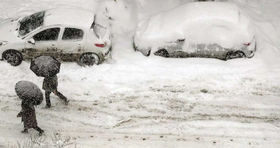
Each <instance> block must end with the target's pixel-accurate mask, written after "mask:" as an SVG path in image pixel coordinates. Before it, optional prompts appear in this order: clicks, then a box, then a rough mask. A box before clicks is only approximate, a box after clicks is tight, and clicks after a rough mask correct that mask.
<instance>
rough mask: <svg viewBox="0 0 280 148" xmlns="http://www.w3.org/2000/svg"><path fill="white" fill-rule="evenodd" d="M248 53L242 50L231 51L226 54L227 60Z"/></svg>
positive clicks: (242, 56) (241, 56) (243, 56)
mask: <svg viewBox="0 0 280 148" xmlns="http://www.w3.org/2000/svg"><path fill="white" fill-rule="evenodd" d="M245 57H246V55H245V54H244V52H242V51H235V52H233V51H230V52H228V53H227V54H226V57H225V60H226V61H227V60H230V59H236V58H245Z"/></svg>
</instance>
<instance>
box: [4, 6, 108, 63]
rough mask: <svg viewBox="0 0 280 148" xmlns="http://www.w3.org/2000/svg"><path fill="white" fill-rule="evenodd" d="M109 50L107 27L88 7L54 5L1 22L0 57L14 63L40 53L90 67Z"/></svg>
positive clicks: (105, 55)
mask: <svg viewBox="0 0 280 148" xmlns="http://www.w3.org/2000/svg"><path fill="white" fill-rule="evenodd" d="M110 51H111V34H110V31H109V29H108V27H107V26H104V25H100V23H99V22H97V21H96V15H95V14H94V13H93V12H90V11H87V10H81V9H76V8H56V9H49V10H45V11H41V12H37V13H34V14H32V15H29V16H24V17H20V18H13V19H6V20H4V21H2V22H0V58H1V59H2V60H6V61H7V62H8V63H10V64H11V65H13V66H17V65H19V64H21V62H22V60H24V59H31V58H33V57H37V56H40V55H49V56H53V57H56V58H58V59H60V60H63V61H77V62H78V63H79V64H81V65H89V66H90V65H94V64H100V63H101V62H103V61H104V60H105V59H106V57H107V55H108V54H109V53H110Z"/></svg>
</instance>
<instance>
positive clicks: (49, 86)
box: [43, 75, 69, 108]
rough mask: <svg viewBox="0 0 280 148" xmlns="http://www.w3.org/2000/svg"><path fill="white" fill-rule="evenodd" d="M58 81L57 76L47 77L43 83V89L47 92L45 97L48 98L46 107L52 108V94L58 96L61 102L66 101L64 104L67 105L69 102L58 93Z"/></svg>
mask: <svg viewBox="0 0 280 148" xmlns="http://www.w3.org/2000/svg"><path fill="white" fill-rule="evenodd" d="M57 86H58V81H57V76H56V75H55V76H53V77H45V78H44V82H43V89H44V90H45V97H46V107H47V108H50V107H51V101H50V94H51V93H54V94H55V95H56V96H58V97H59V98H60V99H61V100H63V101H64V103H65V104H66V105H67V104H68V102H69V101H68V100H67V98H66V97H65V96H64V95H63V94H61V93H60V92H59V91H57Z"/></svg>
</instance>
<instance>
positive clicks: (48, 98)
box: [45, 91, 51, 108]
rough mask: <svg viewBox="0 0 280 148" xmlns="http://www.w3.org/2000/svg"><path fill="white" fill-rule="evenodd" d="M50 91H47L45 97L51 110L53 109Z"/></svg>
mask: <svg viewBox="0 0 280 148" xmlns="http://www.w3.org/2000/svg"><path fill="white" fill-rule="evenodd" d="M50 94H51V92H50V91H45V97H46V107H47V108H50V107H51V100H50Z"/></svg>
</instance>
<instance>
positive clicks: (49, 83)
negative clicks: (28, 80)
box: [43, 75, 58, 92]
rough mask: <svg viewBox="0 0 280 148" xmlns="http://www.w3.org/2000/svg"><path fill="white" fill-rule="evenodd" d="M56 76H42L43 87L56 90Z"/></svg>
mask: <svg viewBox="0 0 280 148" xmlns="http://www.w3.org/2000/svg"><path fill="white" fill-rule="evenodd" d="M57 85H58V83H57V76H56V75H55V76H53V77H45V78H44V82H43V89H44V90H45V91H50V92H53V91H55V90H57Z"/></svg>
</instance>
